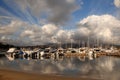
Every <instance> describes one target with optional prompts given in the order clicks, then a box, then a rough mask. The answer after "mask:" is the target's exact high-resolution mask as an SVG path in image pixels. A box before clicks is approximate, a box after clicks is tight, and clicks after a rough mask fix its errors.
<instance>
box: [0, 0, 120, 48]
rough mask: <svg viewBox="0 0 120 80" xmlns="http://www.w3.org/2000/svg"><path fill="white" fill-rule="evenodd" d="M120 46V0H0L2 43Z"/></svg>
mask: <svg viewBox="0 0 120 80" xmlns="http://www.w3.org/2000/svg"><path fill="white" fill-rule="evenodd" d="M88 37H89V38H90V42H94V41H96V39H98V40H99V41H100V42H101V43H108V44H116V45H120V41H119V40H120V0H0V42H1V43H5V44H12V45H17V46H32V45H44V44H48V43H70V42H71V41H72V42H73V43H78V42H83V41H84V42H87V40H88Z"/></svg>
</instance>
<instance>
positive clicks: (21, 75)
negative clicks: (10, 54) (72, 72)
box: [0, 69, 101, 80]
mask: <svg viewBox="0 0 120 80" xmlns="http://www.w3.org/2000/svg"><path fill="white" fill-rule="evenodd" d="M0 80H101V79H90V78H83V77H71V76H62V75H54V74H52V75H49V74H35V73H27V72H20V71H15V70H9V69H0Z"/></svg>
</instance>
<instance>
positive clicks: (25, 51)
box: [5, 47, 119, 60]
mask: <svg viewBox="0 0 120 80" xmlns="http://www.w3.org/2000/svg"><path fill="white" fill-rule="evenodd" d="M117 52H119V50H118V49H117V48H113V47H110V48H100V47H99V48H88V47H81V48H68V49H63V48H61V47H60V48H58V49H53V48H50V47H49V48H45V49H41V48H35V49H30V48H20V49H17V48H9V50H8V51H7V53H6V54H5V55H6V57H7V58H8V59H9V60H15V59H18V58H20V59H43V58H45V59H49V58H53V59H59V58H61V57H64V56H65V55H66V54H75V53H76V54H86V55H87V56H86V57H88V58H89V59H90V60H92V59H93V58H96V57H97V54H98V53H107V54H111V53H113V54H114V53H117Z"/></svg>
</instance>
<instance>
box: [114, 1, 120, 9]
mask: <svg viewBox="0 0 120 80" xmlns="http://www.w3.org/2000/svg"><path fill="white" fill-rule="evenodd" d="M114 5H115V6H116V7H117V8H120V0H114Z"/></svg>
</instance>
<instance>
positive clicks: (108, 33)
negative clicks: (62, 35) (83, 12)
mask: <svg viewBox="0 0 120 80" xmlns="http://www.w3.org/2000/svg"><path fill="white" fill-rule="evenodd" d="M78 27H79V28H78V29H80V30H82V29H84V31H83V32H85V33H84V34H85V35H88V36H89V37H91V38H93V39H97V38H98V39H100V40H101V41H102V42H109V43H111V42H112V41H113V40H114V41H115V42H119V39H120V36H119V35H120V32H119V30H120V21H119V20H118V19H117V18H115V17H113V16H111V15H107V14H106V15H101V16H98V15H92V16H88V17H87V18H84V19H83V20H81V21H80V22H79V23H78ZM80 32H81V31H80Z"/></svg>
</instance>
